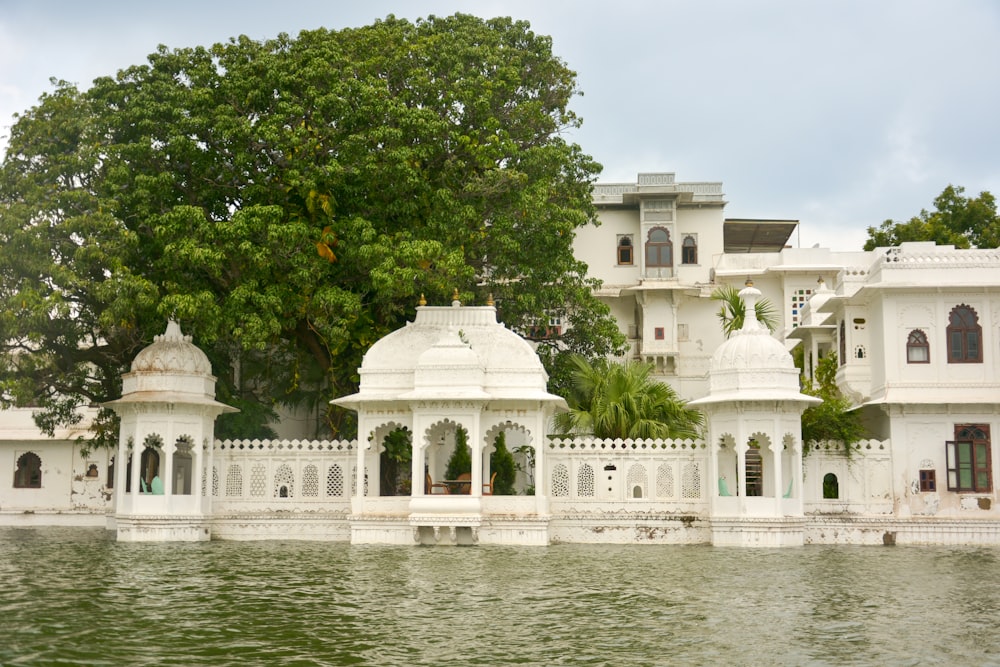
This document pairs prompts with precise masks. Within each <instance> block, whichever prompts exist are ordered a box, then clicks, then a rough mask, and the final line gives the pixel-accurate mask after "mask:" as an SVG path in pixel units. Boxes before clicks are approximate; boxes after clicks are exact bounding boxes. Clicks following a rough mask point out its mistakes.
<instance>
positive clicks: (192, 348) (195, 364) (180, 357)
mask: <svg viewBox="0 0 1000 667" xmlns="http://www.w3.org/2000/svg"><path fill="white" fill-rule="evenodd" d="M136 371H140V372H149V371H154V372H159V371H166V372H173V373H191V374H202V375H211V374H212V364H211V362H209V360H208V357H207V356H205V353H204V352H202V351H201V349H200V348H199V347H198V346H197V345H195V344H194V343H192V342H191V336H185V335H184V334H183V332H181V327H180V325H179V324H177V322H174V321H173V320H170V321H169V322H167V330H166V331H165V332H163V334H162V335H160V336H154V337H153V344H152V345H150V346H149V347H146V348H144V349H143V350H142V351H140V352H139V354H137V355H136V356H135V359H133V360H132V372H133V373H135V372H136Z"/></svg>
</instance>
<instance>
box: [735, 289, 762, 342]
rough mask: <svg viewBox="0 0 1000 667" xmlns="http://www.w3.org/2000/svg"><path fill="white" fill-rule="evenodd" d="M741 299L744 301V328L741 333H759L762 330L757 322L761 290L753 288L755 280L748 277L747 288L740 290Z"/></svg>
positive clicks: (741, 328)
mask: <svg viewBox="0 0 1000 667" xmlns="http://www.w3.org/2000/svg"><path fill="white" fill-rule="evenodd" d="M739 297H740V299H741V300H742V301H743V326H742V327H740V331H758V330H760V329H762V328H763V327H762V326H761V324H760V322H759V321H758V320H757V301H758V300H759V298H760V290H759V289H757V288H756V287H754V286H753V280H751V279H750V277H749V276H747V281H746V287H744V288H743V289H741V290H740V294H739Z"/></svg>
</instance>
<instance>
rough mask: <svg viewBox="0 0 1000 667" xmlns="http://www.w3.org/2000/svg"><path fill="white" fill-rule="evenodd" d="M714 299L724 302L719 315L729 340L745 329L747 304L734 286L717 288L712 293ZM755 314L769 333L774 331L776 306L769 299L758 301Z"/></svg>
mask: <svg viewBox="0 0 1000 667" xmlns="http://www.w3.org/2000/svg"><path fill="white" fill-rule="evenodd" d="M751 285H752V283H751ZM712 298H713V299H714V300H716V301H721V302H722V305H721V306H719V312H718V313H717V314H718V317H719V321H720V322H722V331H723V333H725V334H726V338H729V337H730V336H732V335H733V332H735V331H739V330H740V329H742V328H743V322H744V320H745V319H746V304H745V303H744V302H743V297H741V296H740V290H738V289H736V288H735V287H733V286H732V285H723V286H722V287H719V288H717V289H716V290H715V291H714V292H712ZM754 312H755V313H756V314H757V321H758V322H760V323H761V324H763V325H764V326H765V327H767V330H768V331H774V327H776V326H777V324H778V322H777V320H776V319H775V314H774V305H772V304H771V302H770V301H768V300H767V299H760V300H758V301H757V303H756V304H755V306H754Z"/></svg>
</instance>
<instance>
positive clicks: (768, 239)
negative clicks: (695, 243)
mask: <svg viewBox="0 0 1000 667" xmlns="http://www.w3.org/2000/svg"><path fill="white" fill-rule="evenodd" d="M798 225H799V221H798V220H749V219H735V218H727V219H726V220H725V222H724V223H723V225H722V239H723V244H724V247H725V251H726V252H727V253H749V252H780V251H781V250H782V249H783V248H784V247H785V246H786V245H788V239H789V238H791V236H792V232H794V231H795V228H796V227H798Z"/></svg>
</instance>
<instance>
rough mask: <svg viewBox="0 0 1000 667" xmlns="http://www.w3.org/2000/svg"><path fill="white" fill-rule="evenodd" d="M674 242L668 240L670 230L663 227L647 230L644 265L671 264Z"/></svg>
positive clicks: (672, 261)
mask: <svg viewBox="0 0 1000 667" xmlns="http://www.w3.org/2000/svg"><path fill="white" fill-rule="evenodd" d="M673 265H674V244H673V243H672V242H671V241H670V232H668V231H667V230H665V229H664V228H663V227H655V228H653V229H651V230H649V235H648V236H647V237H646V266H653V267H656V266H673Z"/></svg>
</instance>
